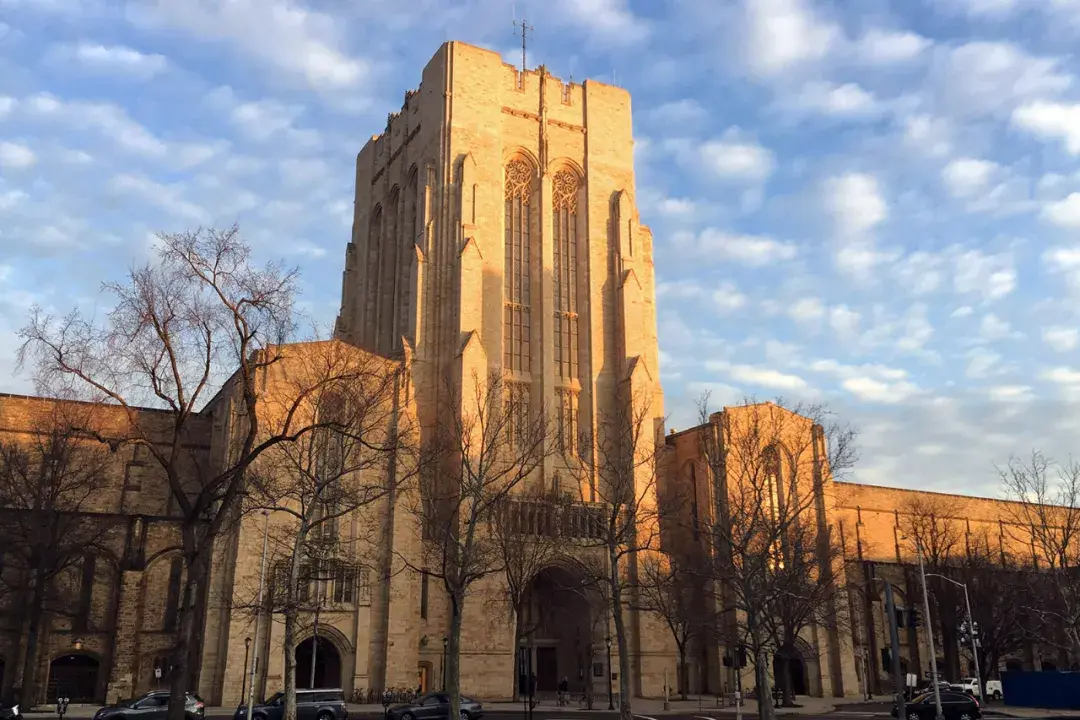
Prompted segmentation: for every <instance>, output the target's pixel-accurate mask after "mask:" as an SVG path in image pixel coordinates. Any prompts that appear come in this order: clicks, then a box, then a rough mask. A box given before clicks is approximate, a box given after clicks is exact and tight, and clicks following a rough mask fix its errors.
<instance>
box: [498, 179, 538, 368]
mask: <svg viewBox="0 0 1080 720" xmlns="http://www.w3.org/2000/svg"><path fill="white" fill-rule="evenodd" d="M533 178H534V173H533V171H532V168H531V167H530V166H529V164H528V163H526V162H525V161H524V160H521V159H515V160H511V161H510V162H509V163H508V164H507V166H506V185H505V191H506V192H505V202H504V205H505V213H506V218H505V223H506V261H505V267H504V273H503V314H504V317H503V356H504V357H503V367H504V369H505V370H506V372H508V373H510V374H512V375H518V374H520V375H527V374H529V373H531V371H532V349H531V346H530V342H531V336H532V315H531V306H532V296H531V258H532V224H533V222H532V220H533V219H532V212H531V205H530V202H529V201H530V200H531V199H532V194H533Z"/></svg>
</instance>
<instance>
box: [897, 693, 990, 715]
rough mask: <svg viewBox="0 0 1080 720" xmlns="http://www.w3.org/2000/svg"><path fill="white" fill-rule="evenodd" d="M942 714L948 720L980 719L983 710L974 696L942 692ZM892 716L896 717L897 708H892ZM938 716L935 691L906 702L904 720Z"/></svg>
mask: <svg viewBox="0 0 1080 720" xmlns="http://www.w3.org/2000/svg"><path fill="white" fill-rule="evenodd" d="M939 694H940V696H941V714H942V715H943V716H944V717H945V718H946V720H979V718H981V717H982V710H981V709H980V708H979V701H978V700H976V699H975V698H973V697H972V696H970V695H968V694H966V693H961V692H942V693H939ZM892 716H893V717H896V708H895V707H894V708H893V709H892ZM936 716H937V703H936V702H935V701H934V693H932V692H930V693H923V694H922V695H918V696H916V697H915V698H913V699H912V700H911V701H910V702H908V703H906V705H905V707H904V718H903V720H934V718H935V717H936Z"/></svg>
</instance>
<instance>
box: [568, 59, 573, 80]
mask: <svg viewBox="0 0 1080 720" xmlns="http://www.w3.org/2000/svg"><path fill="white" fill-rule="evenodd" d="M567 84H568V85H573V84H574V58H570V82H569V83H567Z"/></svg>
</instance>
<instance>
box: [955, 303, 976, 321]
mask: <svg viewBox="0 0 1080 720" xmlns="http://www.w3.org/2000/svg"><path fill="white" fill-rule="evenodd" d="M974 312H975V308H973V307H971V306H970V305H961V306H960V307H958V308H956V309H955V310H953V311H952V312H951V313H949V317H954V318H966V317H970V316H971V315H972V314H973V313H974Z"/></svg>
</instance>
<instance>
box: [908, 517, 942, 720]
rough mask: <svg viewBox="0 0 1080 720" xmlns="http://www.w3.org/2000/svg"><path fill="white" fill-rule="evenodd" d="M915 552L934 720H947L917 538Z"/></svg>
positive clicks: (920, 550) (919, 545)
mask: <svg viewBox="0 0 1080 720" xmlns="http://www.w3.org/2000/svg"><path fill="white" fill-rule="evenodd" d="M915 552H916V553H917V554H918V556H919V577H921V578H922V596H923V606H924V607H925V608H926V638H927V641H928V642H929V643H930V672H931V673H932V674H933V676H934V677H933V678H932V679H931V682H933V683H934V708H935V710H936V712H937V715H935V716H934V720H945V716H944V714H942V712H941V690H940V689H939V688H938V674H937V653H936V652H935V651H934V624H933V623H932V622H930V593H928V592H927V591H926V568H925V567H924V566H923V558H922V544H921V543H920V542H919V539H918V538H915Z"/></svg>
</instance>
